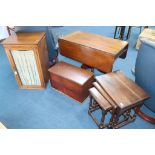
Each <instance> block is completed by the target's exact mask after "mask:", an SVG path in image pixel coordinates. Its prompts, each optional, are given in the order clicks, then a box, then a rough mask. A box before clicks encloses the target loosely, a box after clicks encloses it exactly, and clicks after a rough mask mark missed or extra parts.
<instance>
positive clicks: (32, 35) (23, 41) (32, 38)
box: [2, 32, 45, 45]
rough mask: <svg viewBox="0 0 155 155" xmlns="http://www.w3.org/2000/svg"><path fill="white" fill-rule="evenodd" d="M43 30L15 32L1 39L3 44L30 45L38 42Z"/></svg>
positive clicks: (42, 35)
mask: <svg viewBox="0 0 155 155" xmlns="http://www.w3.org/2000/svg"><path fill="white" fill-rule="evenodd" d="M44 35H45V32H17V33H16V34H15V35H11V36H10V37H8V38H6V39H5V40H4V41H2V44H3V45H31V44H38V43H39V41H40V40H41V39H42V38H43V37H44Z"/></svg>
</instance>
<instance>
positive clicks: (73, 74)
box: [48, 61, 94, 85]
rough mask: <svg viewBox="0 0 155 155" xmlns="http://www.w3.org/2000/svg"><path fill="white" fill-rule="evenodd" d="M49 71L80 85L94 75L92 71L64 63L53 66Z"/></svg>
mask: <svg viewBox="0 0 155 155" xmlns="http://www.w3.org/2000/svg"><path fill="white" fill-rule="evenodd" d="M48 71H49V72H50V73H53V74H56V75H58V76H61V77H62V78H65V79H68V80H71V81H73V82H75V83H77V84H79V85H83V84H84V83H85V82H87V80H89V79H90V78H91V77H93V75H94V74H93V73H92V72H90V71H87V70H85V69H82V68H79V67H76V66H73V65H71V64H68V63H65V62H63V61H61V62H59V63H57V64H56V65H54V66H52V67H51V68H50V69H49V70H48Z"/></svg>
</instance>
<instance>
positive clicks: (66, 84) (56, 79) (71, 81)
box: [48, 61, 94, 103]
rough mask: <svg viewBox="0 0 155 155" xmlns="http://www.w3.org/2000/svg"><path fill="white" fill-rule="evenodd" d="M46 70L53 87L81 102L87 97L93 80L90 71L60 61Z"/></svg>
mask: <svg viewBox="0 0 155 155" xmlns="http://www.w3.org/2000/svg"><path fill="white" fill-rule="evenodd" d="M48 71H49V73H50V81H51V85H52V87H53V88H55V89H57V90H58V91H61V92H63V93H64V94H66V95H68V96H70V97H71V98H73V99H75V100H77V101H79V102H81V103H82V102H83V101H84V100H85V99H86V98H87V97H88V95H89V92H88V90H89V88H91V87H92V83H93V81H94V75H93V73H92V72H90V71H87V70H85V69H82V68H79V67H76V66H73V65H71V64H68V63H65V62H62V61H61V62H59V63H57V64H56V65H54V66H52V67H51V68H50V69H49V70H48Z"/></svg>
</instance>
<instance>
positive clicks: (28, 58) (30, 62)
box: [11, 50, 41, 86]
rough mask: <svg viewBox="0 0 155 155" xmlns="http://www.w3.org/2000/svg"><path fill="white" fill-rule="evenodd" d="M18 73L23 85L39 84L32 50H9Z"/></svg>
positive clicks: (15, 72)
mask: <svg viewBox="0 0 155 155" xmlns="http://www.w3.org/2000/svg"><path fill="white" fill-rule="evenodd" d="M11 55H12V58H13V61H14V63H15V66H16V71H14V74H15V75H18V76H19V78H20V80H21V83H22V85H23V86H41V80H40V77H39V72H38V68H37V63H36V59H35V53H34V51H33V50H11Z"/></svg>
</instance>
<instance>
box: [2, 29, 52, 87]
mask: <svg viewBox="0 0 155 155" xmlns="http://www.w3.org/2000/svg"><path fill="white" fill-rule="evenodd" d="M2 44H3V46H4V48H5V50H6V53H7V56H8V59H9V61H10V64H11V67H12V70H13V73H14V75H15V78H16V80H17V83H18V85H19V87H20V88H26V89H43V88H45V87H46V84H47V82H48V80H49V75H48V68H49V61H48V51H47V46H46V41H45V33H44V32H20V33H17V34H16V35H13V36H10V37H9V38H7V39H6V40H4V41H3V42H2Z"/></svg>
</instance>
